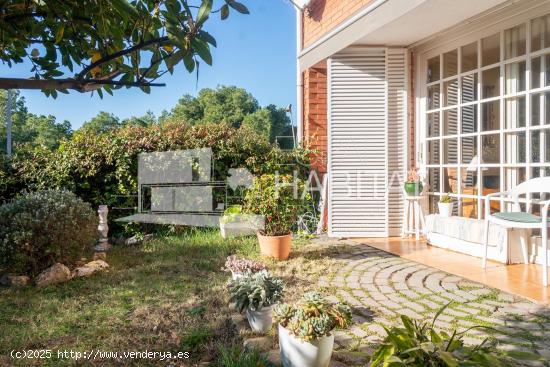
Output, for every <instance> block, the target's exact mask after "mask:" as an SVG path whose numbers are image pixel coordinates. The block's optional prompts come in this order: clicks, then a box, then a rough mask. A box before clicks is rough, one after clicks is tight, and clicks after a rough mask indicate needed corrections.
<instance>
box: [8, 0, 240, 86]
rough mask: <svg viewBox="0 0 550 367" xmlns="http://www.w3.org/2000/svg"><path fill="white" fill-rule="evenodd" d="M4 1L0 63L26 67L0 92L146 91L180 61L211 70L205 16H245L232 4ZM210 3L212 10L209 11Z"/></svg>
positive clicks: (226, 0)
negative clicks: (28, 72) (27, 69)
mask: <svg viewBox="0 0 550 367" xmlns="http://www.w3.org/2000/svg"><path fill="white" fill-rule="evenodd" d="M214 2H215V1H214V0H197V2H196V3H194V2H192V0H67V1H60V0H48V1H43V0H40V1H39V0H35V1H30V0H7V1H1V2H0V60H1V61H2V62H3V63H4V64H7V65H8V66H9V67H11V66H12V65H13V64H16V63H22V62H24V61H28V62H30V64H31V73H32V75H31V77H30V78H28V79H15V78H0V89H24V88H29V89H42V90H43V91H44V92H45V93H46V95H52V96H54V97H55V96H56V95H57V91H60V92H64V93H66V91H67V89H75V90H78V91H80V92H87V91H92V90H97V92H98V94H100V95H102V91H105V92H107V93H112V90H113V89H117V88H120V87H122V86H126V87H131V86H137V87H140V88H141V89H142V90H143V91H145V92H149V89H150V87H151V86H154V85H158V84H154V83H153V82H154V81H155V80H156V79H157V78H159V77H160V76H161V75H163V74H164V73H166V72H170V73H172V72H173V70H174V67H175V66H176V65H178V64H181V63H183V64H184V65H185V67H186V69H187V70H188V71H189V72H192V71H193V70H195V69H198V67H199V62H200V61H202V62H205V63H206V64H209V65H211V64H212V55H211V52H210V47H215V46H216V40H215V38H214V37H213V36H212V35H211V34H209V33H208V32H207V31H206V29H205V26H206V24H207V20H208V19H209V17H210V16H211V14H212V13H214V12H217V13H219V15H220V17H221V19H222V20H223V19H226V18H227V17H228V16H229V14H230V12H231V11H237V12H239V13H242V14H248V9H247V8H246V7H245V6H244V5H243V4H241V3H239V2H237V1H236V0H223V1H222V0H219V1H216V4H214ZM214 5H216V6H217V9H215V10H214V9H213V7H214Z"/></svg>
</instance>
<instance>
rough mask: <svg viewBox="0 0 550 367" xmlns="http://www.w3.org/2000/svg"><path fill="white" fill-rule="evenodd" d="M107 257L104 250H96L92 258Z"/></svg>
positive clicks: (102, 258) (104, 258) (100, 258)
mask: <svg viewBox="0 0 550 367" xmlns="http://www.w3.org/2000/svg"><path fill="white" fill-rule="evenodd" d="M106 259H107V253H105V252H96V253H94V257H93V258H92V260H106Z"/></svg>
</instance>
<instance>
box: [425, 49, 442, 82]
mask: <svg viewBox="0 0 550 367" xmlns="http://www.w3.org/2000/svg"><path fill="white" fill-rule="evenodd" d="M439 70H440V69H439V55H438V56H435V57H432V58H431V59H429V60H428V83H431V82H435V81H436V80H439Z"/></svg>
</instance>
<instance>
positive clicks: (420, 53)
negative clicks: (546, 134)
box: [412, 1, 550, 219]
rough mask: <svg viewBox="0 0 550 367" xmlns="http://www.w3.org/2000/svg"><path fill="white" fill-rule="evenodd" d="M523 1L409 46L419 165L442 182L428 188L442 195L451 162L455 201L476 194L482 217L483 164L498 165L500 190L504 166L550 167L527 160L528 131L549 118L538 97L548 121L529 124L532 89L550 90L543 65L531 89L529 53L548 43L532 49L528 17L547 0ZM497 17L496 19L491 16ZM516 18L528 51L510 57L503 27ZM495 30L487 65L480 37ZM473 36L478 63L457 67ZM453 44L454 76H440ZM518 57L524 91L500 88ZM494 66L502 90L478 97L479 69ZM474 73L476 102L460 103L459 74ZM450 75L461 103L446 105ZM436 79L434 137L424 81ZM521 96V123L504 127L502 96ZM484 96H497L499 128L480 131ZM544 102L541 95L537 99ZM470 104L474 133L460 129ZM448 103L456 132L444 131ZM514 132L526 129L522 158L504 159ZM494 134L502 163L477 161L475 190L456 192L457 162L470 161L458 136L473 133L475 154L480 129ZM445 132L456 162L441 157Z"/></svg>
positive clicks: (549, 10) (547, 8)
mask: <svg viewBox="0 0 550 367" xmlns="http://www.w3.org/2000/svg"><path fill="white" fill-rule="evenodd" d="M526 5H527V4H525V3H522V2H520V3H519V4H518V5H517V7H513V8H508V9H506V10H504V11H502V13H501V14H498V15H495V14H490V15H487V16H485V17H480V18H478V19H476V20H475V21H473V22H466V23H465V24H461V25H458V26H456V27H453V29H450V30H448V31H446V32H445V33H444V34H442V35H440V36H439V37H438V36H437V35H436V36H434V37H432V40H430V41H427V42H425V43H421V44H419V45H415V46H414V48H412V51H413V52H414V54H415V55H416V57H415V61H416V68H415V69H416V70H415V81H416V83H415V85H416V87H415V94H416V96H417V97H416V114H415V117H416V118H415V121H416V124H415V135H416V137H415V141H416V144H415V146H416V164H417V166H418V167H420V168H421V170H422V171H423V173H424V174H426V175H427V173H428V168H439V184H440V188H439V189H438V190H432V189H430V195H433V196H434V198H436V197H438V196H440V195H441V194H443V192H441V191H442V190H441V188H443V187H444V181H443V180H444V176H445V175H444V169H445V168H447V167H453V168H457V175H458V179H457V181H458V183H459V184H458V192H457V193H456V194H450V196H451V197H453V198H454V199H455V200H457V201H458V202H459V205H461V201H460V200H458V199H460V198H469V199H475V200H477V218H478V219H481V218H482V217H483V208H482V206H483V198H484V196H483V195H482V193H481V192H480V190H479V189H480V188H481V185H482V175H481V170H482V168H485V167H488V168H489V167H494V168H498V169H499V180H500V182H499V190H498V191H504V190H505V188H506V170H507V169H510V168H518V169H520V168H524V169H525V176H526V177H525V178H526V179H529V178H531V174H532V172H531V171H532V168H534V167H544V168H547V169H548V170H550V162H546V163H534V162H531V132H532V131H537V130H541V131H542V129H547V131H549V130H548V129H550V123H548V121H549V120H550V118H545V116H544V111H543V106H544V105H543V104H542V103H541V105H540V107H541V116H540V118H541V121H543V122H547V124H546V125H543V124H541V125H532V124H531V109H530V107H531V94H537V93H541V99H542V98H544V97H543V95H542V92H548V93H550V85H549V86H544V77H545V75H544V65H541V83H540V85H542V87H540V88H536V89H531V74H530V70H531V59H532V58H534V57H537V56H541V55H550V47H548V48H545V49H542V50H538V51H536V52H531V44H530V43H531V32H530V26H531V20H532V19H534V18H538V17H539V16H542V15H544V14H550V4H549V3H548V2H545V1H539V2H536V1H531V2H530V4H529V6H526ZM495 19H496V20H495ZM520 24H525V27H526V52H525V54H524V55H522V56H519V57H514V58H509V59H506V60H504V47H505V45H504V42H505V41H504V32H505V30H506V29H509V28H512V27H515V26H517V25H520ZM495 33H499V34H500V53H501V55H500V61H499V62H498V63H495V64H491V65H487V66H481V39H482V38H485V37H488V36H491V35H494V34H495ZM473 42H477V57H478V65H477V68H475V69H474V70H470V71H468V72H465V73H462V72H461V59H462V57H461V56H462V55H461V52H462V49H461V47H462V46H465V45H469V44H471V43H473ZM453 50H457V57H458V65H457V67H458V73H457V74H456V75H454V76H451V77H448V78H443V72H444V71H443V54H444V53H446V52H449V51H453ZM437 55H439V57H440V70H439V71H440V78H439V80H437V81H436V82H433V83H427V62H428V60H429V59H431V58H432V57H435V56H437ZM518 61H525V62H526V73H525V90H524V91H522V92H516V93H509V94H504V88H505V78H504V72H505V65H507V64H511V63H514V62H518ZM495 67H499V70H500V77H499V78H500V91H499V95H498V96H497V97H492V98H482V95H481V83H482V80H481V79H482V71H484V70H487V69H492V68H495ZM474 73H477V75H478V78H477V86H476V88H477V94H478V98H477V99H476V101H474V102H467V103H463V102H462V100H461V95H462V90H461V88H462V83H461V80H462V77H463V76H467V75H471V74H474ZM449 80H457V81H458V91H457V93H458V96H459V98H460V100H459V103H457V104H454V105H452V106H446V107H443V93H444V90H443V88H444V82H445V81H449ZM435 84H439V85H440V91H439V98H440V106H439V108H438V109H434V110H430V111H439V112H437V113H439V114H440V118H439V124H440V125H439V132H440V133H439V136H438V137H434V138H429V137H427V118H426V116H427V112H428V111H427V103H426V102H427V96H426V94H427V87H428V86H429V85H435ZM521 96H525V127H521V128H512V129H505V128H504V122H505V120H504V119H505V114H504V112H505V111H504V106H505V103H504V101H505V100H506V99H509V98H513V97H521ZM488 101H499V108H500V113H499V125H500V126H499V127H500V128H499V129H498V130H491V131H481V125H482V121H481V117H482V116H481V114H482V109H481V105H482V102H488ZM541 102H542V101H541ZM469 105H477V127H478V128H477V131H476V132H475V133H468V134H463V133H462V126H461V125H462V107H465V106H469ZM449 109H455V110H456V111H457V134H452V135H443V111H445V110H449ZM513 132H525V139H526V147H525V160H526V162H525V163H503V162H506V156H505V141H504V139H505V134H506V133H513ZM493 134H498V135H499V145H500V146H499V149H500V153H499V155H500V157H499V162H500V163H494V164H489V163H484V164H481V165H480V164H478V165H477V180H476V181H477V182H476V185H477V188H478V190H477V195H467V194H462V193H461V192H460V190H461V184H460V183H461V182H462V181H461V180H462V178H461V172H460V171H461V169H460V168H461V167H465V166H468V163H463V162H462V138H464V137H469V136H471V137H477V155H478V156H480V155H481V145H482V140H481V137H483V136H484V135H493ZM444 137H453V138H455V139H456V142H457V155H458V157H457V163H456V164H444V163H443V150H444V146H443V138H444ZM430 140H438V141H439V142H440V143H439V156H440V157H439V164H431V165H428V164H427V162H426V161H427V159H428V156H427V150H428V144H427V142H428V141H430ZM542 150H543V149H542V144H541V154H542V153H543V151H542ZM503 204H504V202H501V205H503ZM458 213H461V207H458Z"/></svg>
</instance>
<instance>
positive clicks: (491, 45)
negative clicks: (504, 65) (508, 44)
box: [481, 33, 500, 66]
mask: <svg viewBox="0 0 550 367" xmlns="http://www.w3.org/2000/svg"><path fill="white" fill-rule="evenodd" d="M499 61H500V33H497V34H494V35H492V36H489V37H486V38H483V39H482V40H481V66H487V65H491V64H494V63H497V62H499Z"/></svg>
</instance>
